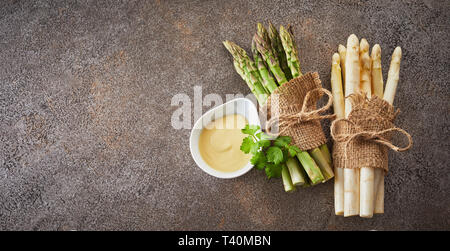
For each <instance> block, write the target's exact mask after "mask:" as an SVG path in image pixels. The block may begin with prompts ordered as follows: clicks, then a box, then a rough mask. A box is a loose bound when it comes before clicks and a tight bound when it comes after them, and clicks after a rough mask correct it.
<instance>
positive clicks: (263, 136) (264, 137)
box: [261, 133, 275, 140]
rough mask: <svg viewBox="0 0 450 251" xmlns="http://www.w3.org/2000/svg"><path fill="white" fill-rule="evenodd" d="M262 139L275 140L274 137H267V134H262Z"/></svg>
mask: <svg viewBox="0 0 450 251" xmlns="http://www.w3.org/2000/svg"><path fill="white" fill-rule="evenodd" d="M261 139H263V140H274V139H275V138H274V137H272V136H269V135H267V134H265V133H262V134H261Z"/></svg>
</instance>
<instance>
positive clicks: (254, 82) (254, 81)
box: [223, 41, 267, 105]
mask: <svg viewBox="0 0 450 251" xmlns="http://www.w3.org/2000/svg"><path fill="white" fill-rule="evenodd" d="M223 44H224V45H225V48H227V50H228V51H229V52H230V53H231V55H233V58H234V60H235V62H236V63H234V66H235V69H236V71H237V72H238V73H239V75H241V77H242V78H243V79H244V80H245V81H246V82H247V85H248V86H249V88H250V90H251V91H252V92H253V94H254V95H255V96H256V98H257V99H258V102H259V103H260V104H261V105H262V104H264V103H265V102H266V100H267V92H266V89H265V88H264V87H263V85H262V83H261V81H260V76H259V72H258V69H256V67H255V66H254V62H253V61H252V60H251V59H250V58H249V57H248V56H247V53H246V52H245V51H244V50H243V49H242V48H241V47H239V46H238V45H236V44H234V43H233V42H230V41H225V42H224V43H223ZM244 77H245V78H244Z"/></svg>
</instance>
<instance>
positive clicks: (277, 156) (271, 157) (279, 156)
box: [266, 146, 283, 165]
mask: <svg viewBox="0 0 450 251" xmlns="http://www.w3.org/2000/svg"><path fill="white" fill-rule="evenodd" d="M266 154H267V160H268V161H269V162H272V163H274V164H275V165H277V164H280V163H281V162H282V161H283V151H281V149H280V148H279V147H276V146H271V147H269V149H267V153H266Z"/></svg>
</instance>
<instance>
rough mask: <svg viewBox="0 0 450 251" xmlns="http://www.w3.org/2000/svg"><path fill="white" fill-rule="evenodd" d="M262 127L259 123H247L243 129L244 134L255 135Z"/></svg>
mask: <svg viewBox="0 0 450 251" xmlns="http://www.w3.org/2000/svg"><path fill="white" fill-rule="evenodd" d="M259 129H261V128H260V127H259V126H258V125H249V124H247V125H245V127H244V129H242V130H241V131H242V133H243V134H248V135H255V133H256V132H257V131H258V130H259Z"/></svg>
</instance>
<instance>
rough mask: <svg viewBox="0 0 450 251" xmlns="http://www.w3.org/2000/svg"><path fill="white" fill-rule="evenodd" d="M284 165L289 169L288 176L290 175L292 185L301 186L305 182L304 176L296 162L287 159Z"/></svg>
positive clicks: (292, 159)
mask: <svg viewBox="0 0 450 251" xmlns="http://www.w3.org/2000/svg"><path fill="white" fill-rule="evenodd" d="M286 165H287V167H288V169H289V174H290V175H291V180H292V184H293V185H294V186H302V185H304V184H305V182H306V174H305V173H304V171H303V172H302V170H301V167H300V165H299V163H298V161H297V160H296V159H294V158H289V159H288V160H287V161H286Z"/></svg>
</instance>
